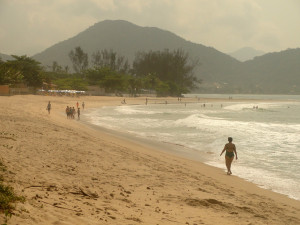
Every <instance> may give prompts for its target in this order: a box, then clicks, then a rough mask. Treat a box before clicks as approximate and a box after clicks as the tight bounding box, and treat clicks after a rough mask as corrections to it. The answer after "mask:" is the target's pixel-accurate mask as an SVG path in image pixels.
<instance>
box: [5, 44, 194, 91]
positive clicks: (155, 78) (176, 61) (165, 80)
mask: <svg viewBox="0 0 300 225" xmlns="http://www.w3.org/2000/svg"><path fill="white" fill-rule="evenodd" d="M12 57H13V58H14V59H13V60H8V61H6V62H4V61H1V59H0V84H8V85H11V86H14V85H16V84H18V83H25V84H26V85H28V86H31V87H33V88H34V89H37V88H40V87H42V86H43V87H44V88H45V89H48V88H51V86H53V84H54V85H55V86H56V88H57V89H71V90H74V89H75V90H87V87H88V86H89V85H97V86H99V87H102V88H105V91H106V92H107V93H129V94H131V95H137V94H139V93H141V91H142V90H147V91H148V93H149V92H155V93H156V94H157V95H158V96H181V95H182V94H184V93H188V92H190V91H191V90H192V89H193V88H195V87H196V86H197V85H198V84H199V83H200V81H199V80H197V79H196V77H195V76H194V74H193V70H194V68H195V67H196V66H197V65H198V62H193V61H192V60H191V59H190V58H189V55H188V54H187V53H185V52H184V51H182V50H180V49H178V50H174V51H170V50H168V49H166V50H163V51H149V52H138V53H137V54H136V57H135V59H134V61H133V63H132V65H130V64H129V62H128V60H127V59H126V58H125V57H123V56H120V55H118V54H117V52H115V51H113V50H107V49H104V50H101V51H97V52H95V53H93V54H92V56H91V60H89V56H88V54H87V53H85V52H84V51H83V50H82V48H81V47H76V48H74V49H73V50H71V51H70V52H69V58H70V60H71V62H72V65H73V70H74V72H72V73H71V72H70V68H69V67H68V66H64V67H63V66H61V65H59V63H58V62H56V61H54V62H53V63H52V65H50V66H47V67H42V66H41V64H40V63H39V62H37V61H35V60H34V59H32V58H30V57H27V56H26V55H25V56H15V55H13V56H12ZM89 64H91V65H89Z"/></svg>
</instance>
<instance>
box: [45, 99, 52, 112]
mask: <svg viewBox="0 0 300 225" xmlns="http://www.w3.org/2000/svg"><path fill="white" fill-rule="evenodd" d="M46 109H47V110H48V113H49V114H50V110H51V103H50V101H49V102H48V105H47V108H46Z"/></svg>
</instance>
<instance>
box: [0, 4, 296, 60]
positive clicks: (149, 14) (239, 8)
mask: <svg viewBox="0 0 300 225" xmlns="http://www.w3.org/2000/svg"><path fill="white" fill-rule="evenodd" d="M103 20H126V21H129V22H131V23H134V24H136V25H139V26H143V27H158V28H161V29H163V30H168V31H171V32H173V33H175V34H177V35H178V36H180V37H182V38H184V39H185V40H188V41H191V42H194V43H198V44H203V45H205V46H210V47H213V48H215V49H217V50H219V51H221V52H224V53H230V52H233V51H236V50H238V49H240V48H243V47H252V48H255V49H257V50H261V51H264V52H278V51H282V50H286V49H287V48H298V47H300V0H0V53H4V54H8V55H12V54H14V55H25V54H26V55H28V56H32V55H34V54H37V53H39V52H41V51H43V50H45V49H46V48H48V47H51V46H52V45H54V44H56V43H58V42H60V41H63V40H66V39H69V38H71V37H73V36H75V35H77V34H78V33H80V32H82V31H84V30H85V29H87V28H88V27H90V26H93V25H94V24H95V23H98V22H100V21H103Z"/></svg>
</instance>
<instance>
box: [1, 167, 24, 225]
mask: <svg viewBox="0 0 300 225" xmlns="http://www.w3.org/2000/svg"><path fill="white" fill-rule="evenodd" d="M5 171H6V168H5V166H4V165H3V163H2V162H1V161H0V213H4V214H5V218H6V221H5V222H6V223H7V220H8V219H9V217H11V215H12V211H13V210H14V206H13V203H16V202H24V201H25V198H24V197H22V196H18V195H16V193H15V192H14V190H13V188H12V187H10V186H7V185H5V184H4V183H3V182H4V179H3V175H2V173H3V172H5Z"/></svg>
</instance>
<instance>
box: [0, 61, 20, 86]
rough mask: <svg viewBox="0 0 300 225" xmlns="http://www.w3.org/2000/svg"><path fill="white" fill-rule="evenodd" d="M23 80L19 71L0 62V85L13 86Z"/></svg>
mask: <svg viewBox="0 0 300 225" xmlns="http://www.w3.org/2000/svg"><path fill="white" fill-rule="evenodd" d="M22 79H23V75H22V73H21V71H19V70H18V69H16V68H14V67H12V66H11V65H9V64H8V63H5V62H3V61H1V62H0V85H14V84H17V83H20V82H21V81H22Z"/></svg>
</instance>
